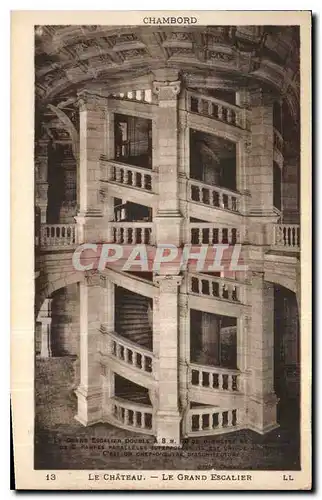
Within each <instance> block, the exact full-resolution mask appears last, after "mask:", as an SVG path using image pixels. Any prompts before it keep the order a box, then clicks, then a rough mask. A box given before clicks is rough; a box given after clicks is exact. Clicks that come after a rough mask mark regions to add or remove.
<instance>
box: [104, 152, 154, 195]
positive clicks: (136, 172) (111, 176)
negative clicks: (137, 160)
mask: <svg viewBox="0 0 322 500" xmlns="http://www.w3.org/2000/svg"><path fill="white" fill-rule="evenodd" d="M153 177H154V172H152V170H150V169H148V168H143V167H134V166H132V165H128V164H125V163H120V162H116V161H114V160H106V159H105V158H104V157H102V158H101V180H102V181H103V182H117V183H118V184H123V185H125V186H129V187H134V188H136V189H142V190H144V191H152V183H153Z"/></svg>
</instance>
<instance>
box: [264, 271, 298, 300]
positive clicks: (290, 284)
mask: <svg viewBox="0 0 322 500" xmlns="http://www.w3.org/2000/svg"><path fill="white" fill-rule="evenodd" d="M264 278H265V281H268V282H270V283H273V284H276V285H281V286H283V287H284V288H287V289H288V290H291V292H294V293H295V294H296V293H297V283H296V279H295V278H292V277H290V276H287V275H286V274H279V273H274V272H273V271H265V276H264Z"/></svg>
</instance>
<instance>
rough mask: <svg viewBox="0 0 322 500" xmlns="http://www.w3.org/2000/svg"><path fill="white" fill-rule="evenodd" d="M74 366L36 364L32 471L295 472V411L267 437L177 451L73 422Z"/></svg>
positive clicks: (241, 435) (194, 443)
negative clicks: (228, 470) (239, 470)
mask: <svg viewBox="0 0 322 500" xmlns="http://www.w3.org/2000/svg"><path fill="white" fill-rule="evenodd" d="M74 366H75V362H74V361H73V360H71V359H69V358H52V359H50V360H37V361H36V422H35V468H36V469H138V470H144V469H148V470H149V469H150V470H158V469H168V470H169V469H173V470H189V469H190V470H191V469H194V470H198V469H199V470H206V469H216V470H220V469H243V470H250V469H253V470H265V469H268V470H269V469H271V470H273V469H277V470H283V469H284V470H285V469H286V470H298V469H299V453H300V451H299V434H298V413H299V412H298V407H297V405H295V404H292V403H291V402H288V403H287V405H285V407H284V408H280V413H281V416H282V420H281V427H280V428H279V429H277V430H275V431H273V432H271V433H269V434H267V435H265V436H260V435H258V434H256V433H254V432H252V431H238V432H234V433H229V434H225V435H221V436H216V437H210V438H209V437H201V438H191V439H189V440H188V441H187V442H185V443H184V444H183V447H182V448H181V449H172V450H170V449H160V448H154V447H153V442H154V440H153V438H152V437H151V436H146V435H143V434H134V433H130V432H127V431H124V430H122V429H118V428H115V427H112V426H110V425H108V424H104V425H103V424H97V425H94V426H91V427H88V428H85V427H83V426H82V425H80V424H79V423H78V422H77V421H76V420H75V419H74V415H75V413H76V397H75V395H74V387H75V384H74Z"/></svg>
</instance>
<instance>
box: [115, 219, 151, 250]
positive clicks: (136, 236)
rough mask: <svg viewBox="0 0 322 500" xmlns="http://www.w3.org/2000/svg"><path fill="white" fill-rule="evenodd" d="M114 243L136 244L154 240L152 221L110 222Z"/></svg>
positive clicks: (148, 242) (147, 243) (149, 242)
mask: <svg viewBox="0 0 322 500" xmlns="http://www.w3.org/2000/svg"><path fill="white" fill-rule="evenodd" d="M110 226H111V229H112V238H113V243H120V244H129V245H135V244H139V243H144V244H146V245H151V244H152V242H153V238H152V236H153V223H152V222H110Z"/></svg>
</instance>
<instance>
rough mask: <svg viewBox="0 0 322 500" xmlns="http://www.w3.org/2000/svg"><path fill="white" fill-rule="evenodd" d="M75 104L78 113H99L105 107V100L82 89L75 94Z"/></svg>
mask: <svg viewBox="0 0 322 500" xmlns="http://www.w3.org/2000/svg"><path fill="white" fill-rule="evenodd" d="M77 104H78V107H79V110H80V111H86V110H91V111H101V110H102V109H104V108H106V107H107V99H106V97H102V96H99V95H97V94H93V93H92V92H90V91H89V90H87V89H83V90H81V91H79V92H78V93H77Z"/></svg>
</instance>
